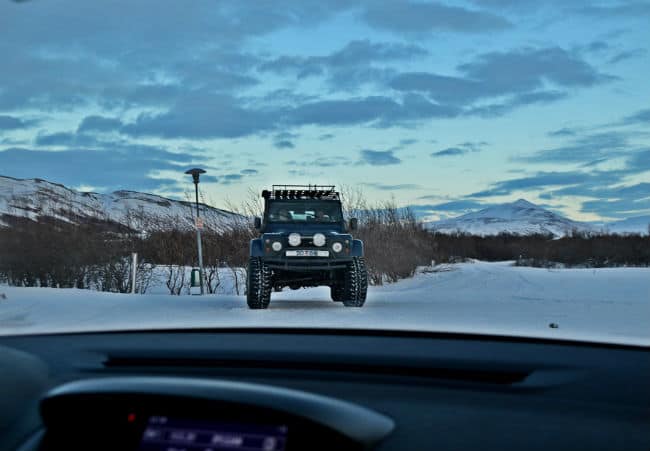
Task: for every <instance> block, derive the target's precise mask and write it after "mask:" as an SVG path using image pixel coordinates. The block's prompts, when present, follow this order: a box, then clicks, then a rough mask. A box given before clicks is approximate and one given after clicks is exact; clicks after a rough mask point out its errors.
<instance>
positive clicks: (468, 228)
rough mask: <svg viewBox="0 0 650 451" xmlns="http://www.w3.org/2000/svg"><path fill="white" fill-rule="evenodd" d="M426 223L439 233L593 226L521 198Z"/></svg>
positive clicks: (540, 230) (584, 228)
mask: <svg viewBox="0 0 650 451" xmlns="http://www.w3.org/2000/svg"><path fill="white" fill-rule="evenodd" d="M426 226H427V228H429V229H430V230H432V231H436V232H439V233H454V232H457V231H460V232H464V233H470V234H473V235H497V234H499V233H512V234H518V235H530V234H535V233H541V234H551V235H554V236H564V235H566V234H568V233H569V232H571V231H573V230H577V231H594V230H595V229H594V228H593V227H592V226H591V225H589V224H586V223H583V222H577V221H573V220H571V219H568V218H566V217H564V216H562V215H559V214H557V213H553V212H552V211H549V210H546V209H544V208H542V207H540V206H538V205H535V204H533V203H532V202H528V201H527V200H524V199H519V200H518V201H516V202H512V203H507V204H501V205H497V206H493V207H489V208H485V209H483V210H479V211H476V212H471V213H467V214H464V215H462V216H458V217H457V218H452V219H445V220H442V221H434V222H428V223H426Z"/></svg>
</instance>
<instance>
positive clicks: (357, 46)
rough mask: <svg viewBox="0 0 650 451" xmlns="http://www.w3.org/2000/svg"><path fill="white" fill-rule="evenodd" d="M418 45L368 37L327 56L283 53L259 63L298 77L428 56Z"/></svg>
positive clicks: (267, 69)
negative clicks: (375, 39)
mask: <svg viewBox="0 0 650 451" xmlns="http://www.w3.org/2000/svg"><path fill="white" fill-rule="evenodd" d="M428 53H429V52H428V51H427V50H426V49H425V48H423V47H420V46H418V45H415V44H403V43H399V42H390V43H386V42H371V41H369V40H367V39H365V40H357V41H350V42H349V43H348V44H346V45H345V46H344V47H343V48H341V49H339V50H337V51H335V52H332V53H330V54H329V55H326V56H309V57H301V56H287V55H284V56H280V57H277V58H274V59H272V60H268V61H265V62H263V63H262V64H260V66H259V67H258V69H259V70H260V71H262V72H274V73H278V74H287V73H294V74H296V75H297V77H298V78H305V77H309V76H317V75H322V74H324V73H325V72H327V71H337V70H341V69H344V68H348V69H349V68H358V67H359V66H360V65H367V64H371V63H374V62H386V61H397V60H405V59H411V58H415V57H422V56H426V55H428Z"/></svg>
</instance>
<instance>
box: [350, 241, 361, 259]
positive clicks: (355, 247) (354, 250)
mask: <svg viewBox="0 0 650 451" xmlns="http://www.w3.org/2000/svg"><path fill="white" fill-rule="evenodd" d="M363 256H364V255H363V241H361V240H352V247H351V249H350V257H363Z"/></svg>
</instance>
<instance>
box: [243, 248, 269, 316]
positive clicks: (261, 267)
mask: <svg viewBox="0 0 650 451" xmlns="http://www.w3.org/2000/svg"><path fill="white" fill-rule="evenodd" d="M246 288H247V289H246V302H247V303H248V307H249V308H251V309H265V308H267V307H268V306H269V302H271V288H272V285H271V270H270V269H269V267H268V266H266V265H265V264H264V262H263V261H262V259H261V258H256V257H254V258H251V259H249V260H248V279H247V281H246Z"/></svg>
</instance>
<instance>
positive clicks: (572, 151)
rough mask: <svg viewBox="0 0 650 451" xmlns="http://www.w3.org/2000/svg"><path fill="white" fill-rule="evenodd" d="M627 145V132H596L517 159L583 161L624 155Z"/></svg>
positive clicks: (531, 160) (550, 161) (544, 161)
mask: <svg viewBox="0 0 650 451" xmlns="http://www.w3.org/2000/svg"><path fill="white" fill-rule="evenodd" d="M629 147H630V144H629V134H627V133H622V132H616V131H611V132H598V133H594V134H591V135H587V136H581V137H577V138H574V139H573V140H571V141H570V143H569V144H567V145H564V146H559V147H553V148H550V149H543V150H540V151H538V152H536V153H535V154H533V155H530V156H526V157H520V158H518V160H520V161H524V162H528V163H584V162H590V161H593V160H597V159H601V158H607V159H611V158H616V157H620V156H624V155H625V154H626V151H628V150H629Z"/></svg>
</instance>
